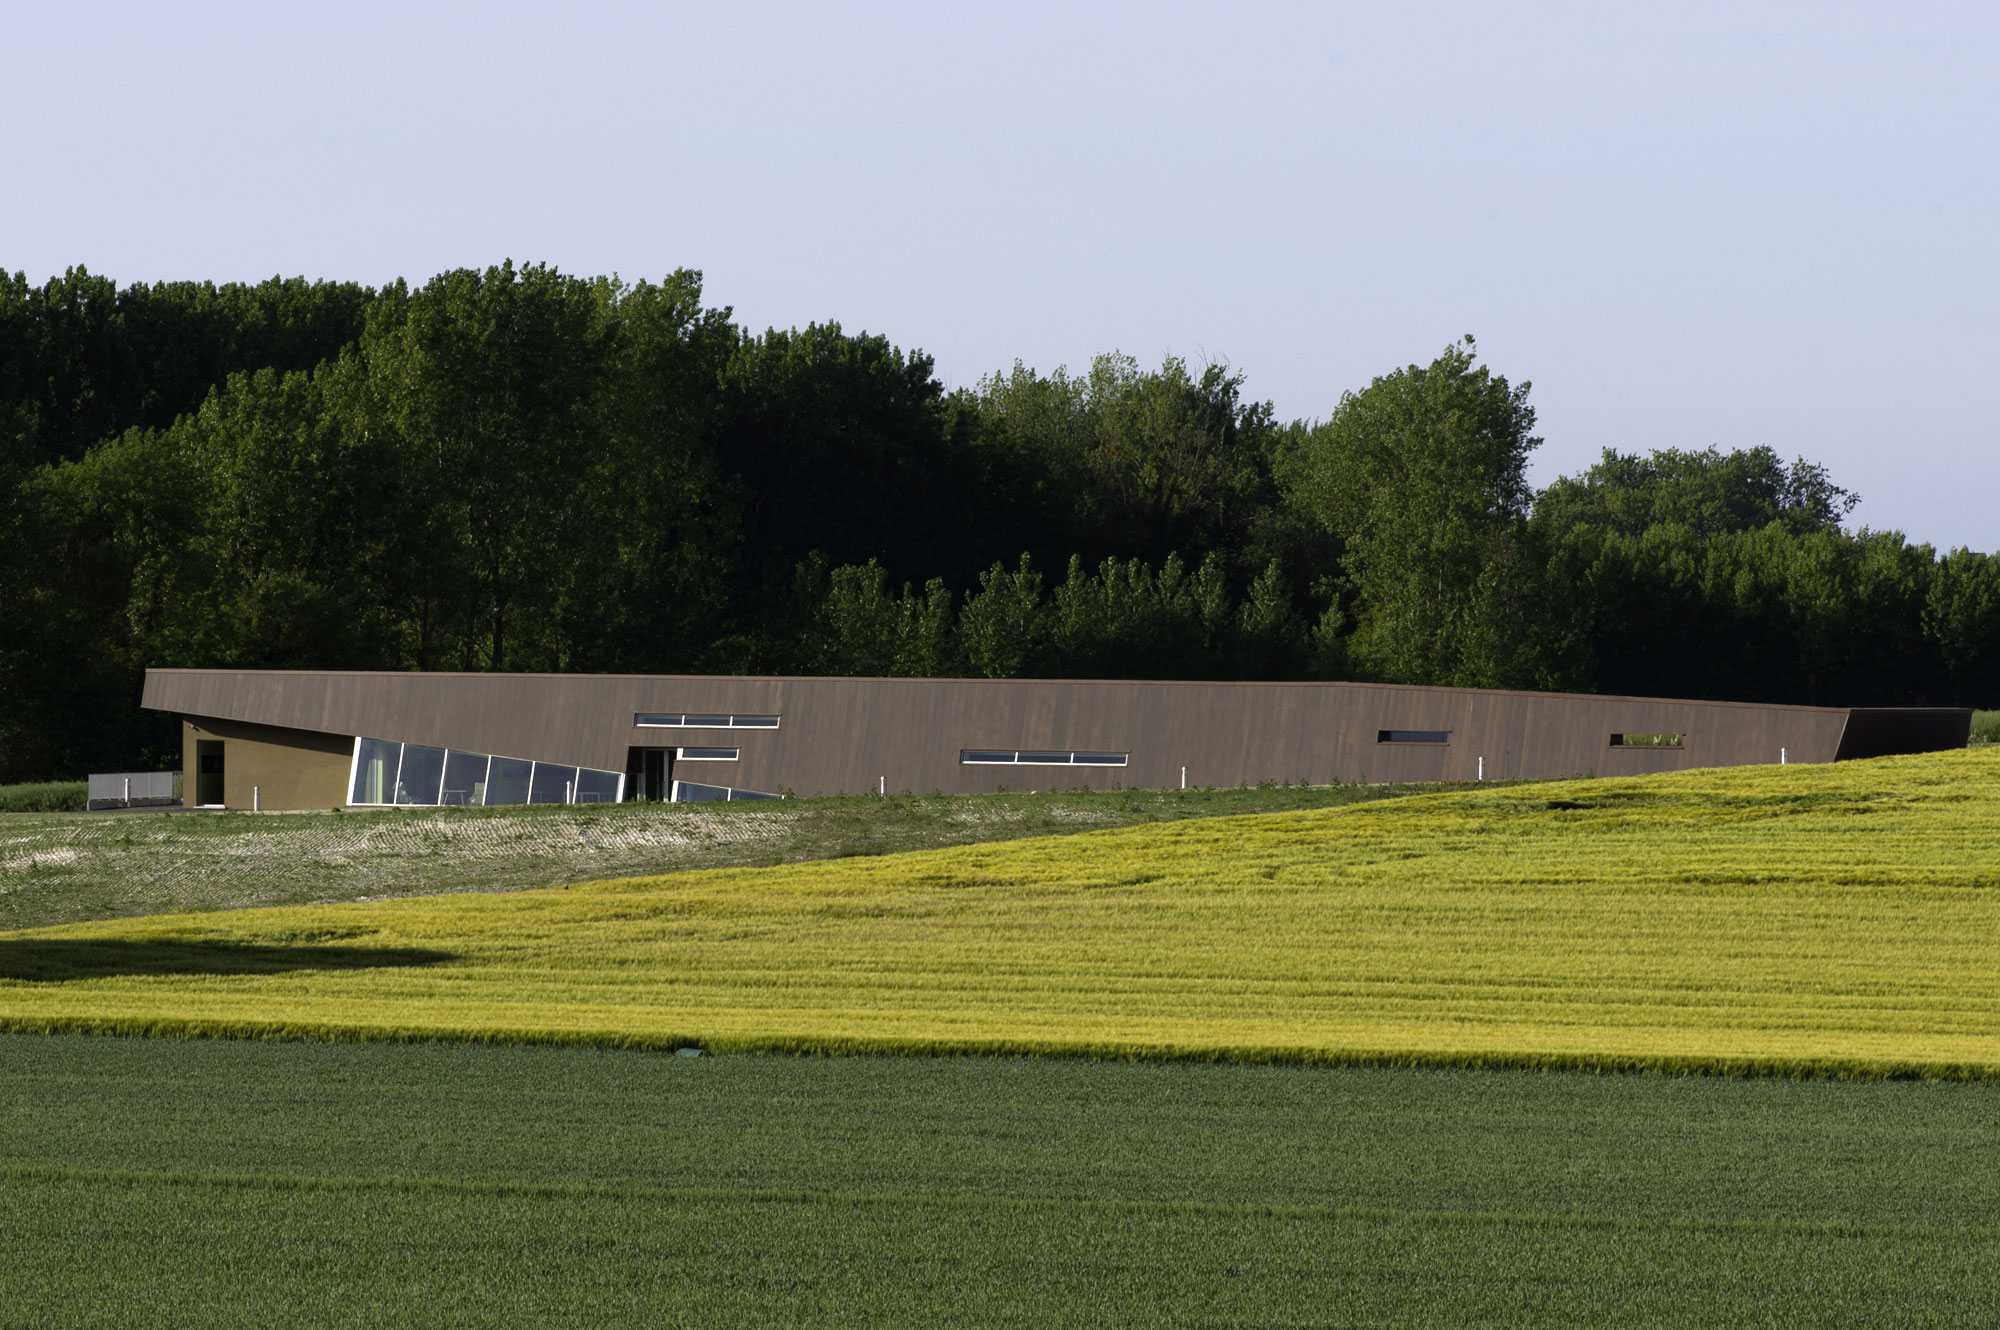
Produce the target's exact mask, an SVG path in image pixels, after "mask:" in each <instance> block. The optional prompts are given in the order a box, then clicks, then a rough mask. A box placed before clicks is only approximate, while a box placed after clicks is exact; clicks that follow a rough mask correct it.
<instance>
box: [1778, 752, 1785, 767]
mask: <svg viewBox="0 0 2000 1330" xmlns="http://www.w3.org/2000/svg"><path fill="white" fill-rule="evenodd" d="M1778 765H1779V766H1781V767H1782V766H1784V765H1786V763H1785V750H1784V749H1782V748H1780V749H1779V750H1778Z"/></svg>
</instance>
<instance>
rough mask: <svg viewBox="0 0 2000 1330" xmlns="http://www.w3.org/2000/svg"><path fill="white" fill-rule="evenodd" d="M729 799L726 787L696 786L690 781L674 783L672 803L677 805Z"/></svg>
mask: <svg viewBox="0 0 2000 1330" xmlns="http://www.w3.org/2000/svg"><path fill="white" fill-rule="evenodd" d="M728 797H729V787H728V786H726V785H697V784H695V783H694V782H693V781H691V780H677V781H675V782H674V802H675V803H677V804H706V803H715V802H717V801H719V800H724V799H727V798H728Z"/></svg>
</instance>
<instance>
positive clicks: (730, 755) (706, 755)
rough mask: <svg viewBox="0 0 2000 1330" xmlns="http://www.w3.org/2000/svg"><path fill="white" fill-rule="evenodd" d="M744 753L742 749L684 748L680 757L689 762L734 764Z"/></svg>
mask: <svg viewBox="0 0 2000 1330" xmlns="http://www.w3.org/2000/svg"><path fill="white" fill-rule="evenodd" d="M742 751H743V750H742V749H740V748H683V749H681V750H680V756H681V759H682V760H683V761H688V762H734V761H735V760H736V759H737V756H738V754H740V753H741V752H742Z"/></svg>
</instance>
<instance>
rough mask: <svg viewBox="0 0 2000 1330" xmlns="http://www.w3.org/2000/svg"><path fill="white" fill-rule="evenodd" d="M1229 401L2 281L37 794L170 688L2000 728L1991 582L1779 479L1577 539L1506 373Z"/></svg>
mask: <svg viewBox="0 0 2000 1330" xmlns="http://www.w3.org/2000/svg"><path fill="white" fill-rule="evenodd" d="M1243 385H1244V379H1243V376H1242V375H1241V374H1240V373H1238V372H1235V371H1233V370H1230V369H1228V368H1227V367H1224V366H1216V365H1210V366H1205V367H1202V368H1200V369H1199V370H1196V369H1193V368H1191V367H1189V366H1188V365H1186V364H1184V363H1183V362H1180V361H1178V360H1168V361H1167V362H1166V363H1165V364H1163V365H1162V366H1161V367H1160V368H1159V369H1157V370H1148V369H1145V368H1142V367H1141V366H1140V365H1138V364H1137V363H1136V362H1134V361H1133V360H1131V359H1130V358H1128V357H1123V356H1115V355H1110V356H1103V357H1100V358H1098V359H1097V360H1096V361H1094V362H1093V363H1092V364H1091V366H1090V367H1089V368H1088V370H1087V371H1085V372H1084V373H1082V374H1080V375H1076V376H1071V375H1069V374H1067V373H1065V372H1063V371H1060V370H1058V371H1056V372H1054V373H1051V374H1039V373H1036V372H1035V371H1032V370H1030V369H1027V368H1026V367H1024V366H1021V365H1016V366H1015V367H1014V368H1013V369H1012V370H1011V371H1009V372H1007V373H1003V374H999V375H995V376H993V377H991V378H988V379H986V380H984V381H983V382H981V383H980V384H979V385H978V386H977V387H976V388H974V389H971V390H965V391H959V392H954V393H947V392H946V391H945V390H944V388H943V387H942V385H941V384H940V383H939V382H938V380H937V378H936V376H935V374H934V372H933V367H932V364H931V362H930V360H929V358H928V357H926V356H924V355H923V354H922V353H921V352H917V351H912V350H904V349H901V348H898V347H896V346H894V345H892V344H890V343H889V342H888V341H887V340H886V339H884V338H882V337H879V336H871V335H866V334H863V335H855V334H850V333H847V332H845V331H843V330H842V328H841V327H840V326H839V325H838V324H834V323H826V324H816V325H813V326H811V327H808V328H806V329H804V330H795V331H789V332H780V331H775V330H774V331H771V332H767V333H764V334H761V335H753V334H751V333H749V332H747V331H746V330H743V329H741V328H739V327H737V326H736V325H734V324H733V323H732V322H731V320H730V316H729V311H727V310H722V309H713V308H707V307H704V306H703V304H702V300H701V282H700V278H699V275H697V274H694V273H690V272H677V273H674V274H671V275H669V276H668V277H667V278H666V279H664V280H663V281H661V282H659V283H657V284H655V283H649V282H641V283H638V284H636V285H627V284H624V283H621V282H618V281H616V280H613V279H605V278H595V279H587V278H579V277H574V276H570V275H567V274H563V273H560V272H557V271H555V270H553V269H550V268H547V267H544V266H540V265H533V266H528V267H520V268H517V267H515V266H514V265H512V264H502V265H500V266H498V267H495V268H490V269H486V270H484V271H474V270H469V269H467V270H459V271H454V272H449V273H444V274H440V275H439V276H437V277H436V278H434V279H432V280H431V281H429V282H427V283H425V284H423V285H422V286H421V287H418V288H415V289H411V288H408V287H406V286H404V285H402V284H398V285H396V286H392V287H389V288H386V289H383V290H380V291H368V290H364V289H362V288H359V287H355V286H350V285H338V284H331V283H307V282H303V281H280V280H274V281H271V282H266V283H262V284H259V285H256V286H223V287H216V286H209V285H194V284H167V285H159V286H133V287H126V288H119V287H117V286H115V284H113V283H111V282H109V281H107V280H105V279H102V278H98V277H95V276H92V275H91V274H88V273H85V272H82V271H81V270H77V271H74V272H72V273H70V274H68V275H67V276H65V277H64V278H62V279H59V280H57V281H52V282H49V283H46V284H44V285H43V286H41V287H31V286H29V285H28V284H27V283H26V281H25V280H24V279H22V278H20V277H18V276H16V277H11V278H10V277H5V276H4V275H0V781H6V780H19V779H27V778H35V777H42V776H58V775H70V774H75V773H79V772H81V771H84V770H86V769H93V768H94V769H107V768H112V767H117V766H123V765H127V764H134V763H145V762H157V761H161V760H164V759H165V755H166V754H167V753H168V752H169V751H170V746H171V742H172V738H173V734H172V728H171V723H170V722H168V721H165V720H163V719H161V718H157V717H150V716H147V715H145V714H144V713H141V712H140V711H139V710H138V708H137V705H136V704H137V693H138V681H139V679H140V677H141V675H142V673H143V671H144V669H145V667H146V666H148V665H220V666H228V665H235V666H288V667H308V666H319V667H349V668H381V669H468V670H488V669H534V670H631V671H675V670H698V671H766V672H768V671H796V672H813V673H821V672H824V673H855V674H905V675H930V674H973V675H986V676H1011V675H1021V674H1044V675H1070V676H1122V677H1161V678H1290V677H1306V678H1362V677H1372V678H1382V679H1395V680H1404V681H1409V682H1417V683H1449V684H1468V685H1487V686H1525V687H1555V688H1574V689H1600V690H1606V691H1617V692H1628V693H1641V694H1645V693H1651V694H1665V695H1676V694H1680V695H1694V696H1707V697H1738V698H1745V699H1758V700H1790V701H1801V702H1847V703H1869V702H1878V703H1879V702H1891V703H1893V702H1934V701H1943V702H1960V703H1966V704H1971V703H1981V704H1990V703H1991V702H1992V701H1993V700H1994V699H1996V698H2000V560H1996V559H1994V558H1991V557H1989V556H1988V555H1985V554H1980V553H1975V552H1972V551H1967V550H1954V551H1952V552H1951V553H1949V554H1947V555H1945V556H1943V557H1939V556H1937V555H1936V554H1935V553H1934V552H1933V551H1932V550H1931V549H1930V548H1929V547H1928V546H1922V545H1911V544H1909V543H1907V542H1906V541H1905V540H1904V539H1903V538H1902V536H1900V535H1899V534H1896V533H1893V532H1870V531H1865V530H1864V531H1860V532H1852V533H1851V532H1848V531H1847V530H1845V529H1844V527H1843V525H1842V522H1843V520H1844V519H1845V518H1846V516H1847V515H1848V513H1849V512H1850V511H1851V509H1852V506H1853V502H1854V500H1853V496H1851V495H1849V494H1848V493H1847V492H1846V491H1844V490H1842V489H1840V488H1839V487H1838V486H1836V485H1834V484H1833V482H1832V480H1831V478H1830V477H1829V476H1828V475H1827V474H1826V472H1825V471H1824V469H1822V468H1820V467H1818V466H1816V465H1813V464H1811V463H1808V462H1804V461H1798V462H1793V463H1790V464H1787V463H1785V462H1783V461H1782V460H1781V459H1780V458H1779V457H1778V456H1777V455H1776V454H1775V453H1773V452H1771V451H1770V450H1769V449H1765V448H1753V449H1750V450H1747V451H1742V452H1733V453H1722V452H1719V451H1717V450H1715V449H1708V450H1706V451H1699V452H1683V451H1674V450H1669V451H1664V452H1659V453H1654V454H1651V455H1650V456H1636V455H1626V454H1621V453H1618V452H1616V451H1609V450H1607V451H1606V452H1605V454H1604V456H1603V459H1602V460H1601V461H1600V462H1599V463H1598V464H1597V465H1596V466H1593V467H1591V468H1590V469H1589V470H1587V471H1586V472H1584V473H1583V474H1581V475H1579V476H1575V477H1565V478H1562V479H1559V480H1557V481H1556V482H1555V483H1554V484H1553V485H1551V486H1550V487H1549V488H1548V489H1546V490H1544V491H1542V492H1541V493H1539V494H1536V493H1534V492H1532V491H1531V490H1530V488H1529V486H1528V484H1527V480H1526V466H1527V462H1528V459H1529V457H1530V455H1531V453H1532V450H1533V449H1534V447H1535V446H1536V445H1537V443H1538V442H1539V440H1538V439H1536V438H1535V437H1534V435H1533V429H1534V410H1533V408H1532V407H1531V406H1530V405H1529V402H1528V393H1529V388H1528V385H1527V384H1526V383H1521V384H1519V385H1518V386H1516V385H1513V384H1510V383H1509V382H1508V380H1506V379H1504V378H1501V377H1499V376H1497V375H1495V374H1493V373H1491V372H1490V371H1489V370H1488V369H1487V368H1486V367H1484V366H1482V365H1480V364H1479V363H1478V360H1477V355H1476V349H1475V348H1474V346H1473V345H1472V343H1471V341H1470V339H1467V340H1466V341H1465V342H1463V343H1460V344H1456V345H1454V346H1451V347H1448V348H1446V349H1445V350H1444V352H1443V353H1442V354H1441V355H1440V356H1439V357H1438V358H1437V359H1436V360H1434V361H1433V362H1431V363H1430V364H1428V365H1411V366H1407V367H1405V368H1403V369H1399V370H1396V371H1394V372H1392V373H1389V374H1385V375H1383V376H1381V377H1380V378H1377V379H1376V380H1375V381H1374V382H1372V383H1371V384H1369V385H1368V386H1366V387H1365V388H1361V389H1358V390H1356V391H1354V392H1351V393H1348V394H1347V395H1345V396H1344V397H1342V398H1341V400H1340V401H1339V403H1338V404H1337V405H1336V406H1335V408H1334V410H1333V411H1332V413H1331V414H1330V415H1329V416H1328V417H1327V418H1326V419H1325V420H1322V421H1317V422H1295V423H1291V424H1281V423H1279V422H1277V421H1275V420H1274V419H1273V417H1272V413H1271V410H1270V408H1269V406H1268V405H1265V404H1259V403H1252V402H1246V401H1245V400H1244V399H1243Z"/></svg>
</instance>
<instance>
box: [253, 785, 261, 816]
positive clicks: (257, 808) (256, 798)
mask: <svg viewBox="0 0 2000 1330" xmlns="http://www.w3.org/2000/svg"><path fill="white" fill-rule="evenodd" d="M250 811H251V812H253V813H261V812H263V811H264V787H263V786H262V785H252V786H251V787H250Z"/></svg>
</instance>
